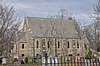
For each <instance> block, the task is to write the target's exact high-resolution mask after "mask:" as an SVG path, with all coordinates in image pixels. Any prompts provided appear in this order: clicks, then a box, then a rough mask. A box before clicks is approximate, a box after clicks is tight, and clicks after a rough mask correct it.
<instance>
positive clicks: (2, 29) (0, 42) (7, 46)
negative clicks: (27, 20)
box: [0, 2, 21, 54]
mask: <svg viewBox="0 0 100 66" xmlns="http://www.w3.org/2000/svg"><path fill="white" fill-rule="evenodd" d="M20 24H21V22H20V21H19V19H17V17H16V15H15V10H14V7H13V6H12V5H6V4H5V3H3V2H0V52H1V54H2V53H3V52H4V51H6V52H9V51H10V50H11V49H13V45H14V42H16V41H17V40H18V39H19V38H18V35H19V32H20V30H19V27H20Z"/></svg>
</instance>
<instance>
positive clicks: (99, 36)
mask: <svg viewBox="0 0 100 66" xmlns="http://www.w3.org/2000/svg"><path fill="white" fill-rule="evenodd" d="M98 1H99V2H98V3H97V4H96V5H95V7H94V11H95V13H94V14H93V18H94V23H92V24H91V25H89V26H87V28H85V34H86V36H87V39H88V41H89V43H90V47H91V48H92V49H94V50H96V51H100V0H98Z"/></svg>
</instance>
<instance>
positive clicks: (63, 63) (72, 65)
mask: <svg viewBox="0 0 100 66" xmlns="http://www.w3.org/2000/svg"><path fill="white" fill-rule="evenodd" d="M38 60H40V61H38ZM5 66H14V65H13V64H12V65H11V64H7V65H5ZM20 66H100V58H93V59H85V58H83V57H77V58H74V57H61V58H57V57H52V58H51V57H47V58H45V57H42V58H41V59H37V60H36V63H34V64H32V63H31V64H22V65H20Z"/></svg>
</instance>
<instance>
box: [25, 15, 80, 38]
mask: <svg viewBox="0 0 100 66" xmlns="http://www.w3.org/2000/svg"><path fill="white" fill-rule="evenodd" d="M26 22H27V24H28V31H32V34H33V36H35V37H55V36H56V37H68V38H78V37H79V36H78V31H77V30H76V26H75V23H76V21H75V20H70V19H66V20H61V19H50V18H37V17H26ZM52 28H54V29H53V34H51V32H52Z"/></svg>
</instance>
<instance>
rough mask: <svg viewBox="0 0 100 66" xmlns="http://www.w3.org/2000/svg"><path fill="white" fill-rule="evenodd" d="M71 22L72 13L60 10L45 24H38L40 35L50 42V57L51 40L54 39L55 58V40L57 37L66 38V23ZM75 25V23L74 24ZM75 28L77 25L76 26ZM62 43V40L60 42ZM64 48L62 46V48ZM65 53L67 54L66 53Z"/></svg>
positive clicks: (51, 52)
mask: <svg viewBox="0 0 100 66" xmlns="http://www.w3.org/2000/svg"><path fill="white" fill-rule="evenodd" d="M68 19H69V20H73V18H72V13H71V12H69V11H67V10H66V9H61V10H60V11H59V12H58V13H57V14H56V15H54V16H52V17H50V18H49V19H48V21H47V22H44V24H40V29H41V33H42V34H43V36H46V37H49V41H50V48H49V50H50V55H52V54H53V52H54V51H53V49H52V47H53V45H54V44H52V42H53V41H52V38H54V39H55V49H54V50H55V56H56V55H57V38H58V37H60V38H61V37H62V38H63V37H67V32H66V25H67V24H66V21H67V20H68ZM75 25H76V23H75ZM76 26H77V25H76ZM61 41H63V40H61ZM64 47H65V46H62V48H64ZM66 53H67V52H66Z"/></svg>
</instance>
